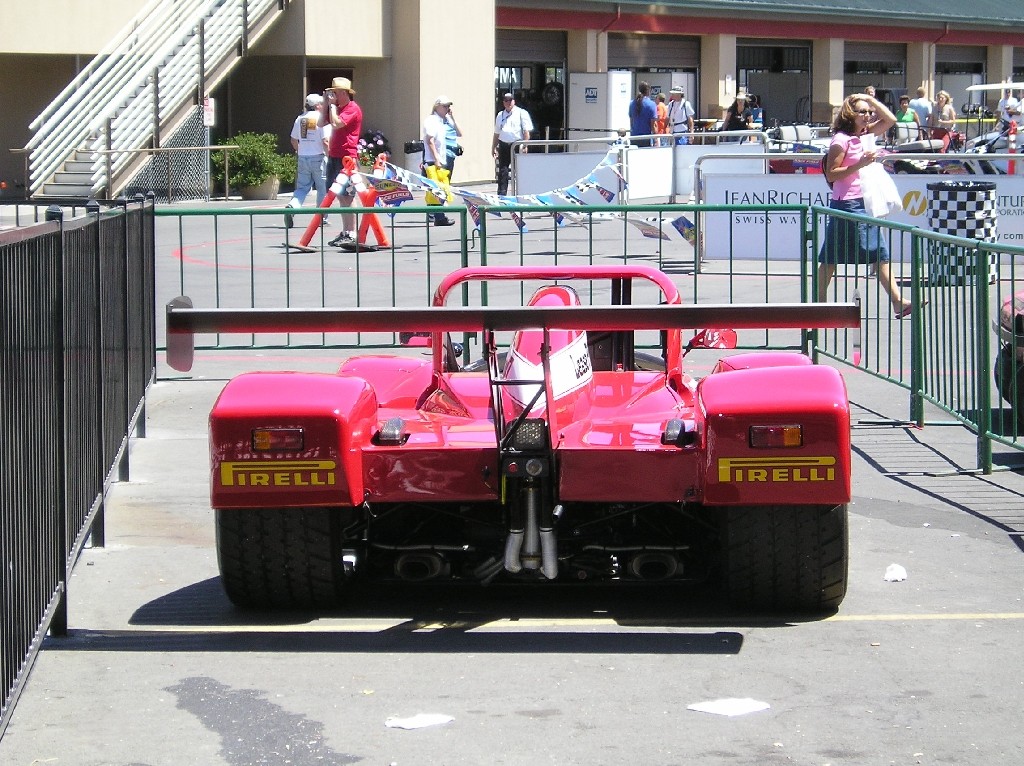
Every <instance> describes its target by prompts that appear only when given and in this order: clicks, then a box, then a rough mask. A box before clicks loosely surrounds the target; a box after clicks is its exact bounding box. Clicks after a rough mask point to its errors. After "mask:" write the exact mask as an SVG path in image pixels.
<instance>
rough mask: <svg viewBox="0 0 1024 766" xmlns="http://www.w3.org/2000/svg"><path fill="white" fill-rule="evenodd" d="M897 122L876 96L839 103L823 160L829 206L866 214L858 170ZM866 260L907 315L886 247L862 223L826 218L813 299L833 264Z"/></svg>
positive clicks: (821, 292) (823, 294) (821, 293)
mask: <svg viewBox="0 0 1024 766" xmlns="http://www.w3.org/2000/svg"><path fill="white" fill-rule="evenodd" d="M895 124H896V116H895V115H894V114H893V113H892V112H891V111H889V109H887V108H886V106H885V105H884V104H882V103H881V102H880V101H879V100H878V99H876V98H875V97H873V96H869V95H867V94H864V93H854V94H853V95H852V96H849V97H847V99H846V100H845V101H843V105H842V106H841V107H840V108H839V111H838V113H837V114H836V117H835V119H834V120H833V121H832V143H831V145H830V146H829V148H828V155H827V156H826V158H825V163H824V170H825V180H826V181H828V183H829V185H830V186H831V187H832V202H831V203H830V204H829V207H831V208H832V209H833V210H841V211H843V212H847V213H857V214H859V215H867V211H866V210H865V208H864V192H863V191H862V189H861V182H860V170H861V168H864V167H867V166H868V165H870V164H871V163H872V162H874V161H875V160H876V159H877V158H878V156H879V153H878V150H877V148H876V147H875V139H876V138H879V137H882V136H885V133H886V131H887V130H889V128H891V127H892V126H893V125H895ZM840 263H843V264H861V263H863V264H871V265H873V266H874V267H875V275H876V276H877V277H878V282H879V284H880V285H881V287H882V289H883V290H885V292H886V294H887V295H888V296H889V300H890V301H891V302H892V308H893V311H894V312H895V314H896V316H897V317H898V318H902V317H905V316H907V315H908V314H909V313H910V309H911V304H910V301H905V300H903V296H902V295H901V294H900V289H899V287H898V286H897V285H896V282H895V280H894V279H893V277H892V272H891V271H890V269H889V249H888V247H887V246H886V244H885V240H884V239H883V238H882V236H881V234H880V232H879V227H878V226H873V225H870V224H868V223H865V222H861V221H852V220H849V219H845V218H839V217H830V218H829V220H828V225H827V226H826V228H825V243H824V245H823V246H822V248H821V252H820V253H819V254H818V300H819V301H824V300H825V299H826V298H827V296H828V286H829V284H830V283H831V282H832V277H834V276H835V273H836V266H837V265H838V264H840Z"/></svg>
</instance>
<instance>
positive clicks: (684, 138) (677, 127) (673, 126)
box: [668, 85, 697, 144]
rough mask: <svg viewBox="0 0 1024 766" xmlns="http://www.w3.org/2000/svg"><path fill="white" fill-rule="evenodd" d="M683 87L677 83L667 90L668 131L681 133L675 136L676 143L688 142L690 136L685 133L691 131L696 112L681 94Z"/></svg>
mask: <svg viewBox="0 0 1024 766" xmlns="http://www.w3.org/2000/svg"><path fill="white" fill-rule="evenodd" d="M684 95H685V94H684V93H683V89H682V88H680V87H679V86H678V85H677V86H676V87H674V88H672V90H670V91H669V92H668V97H669V104H668V127H669V132H670V133H681V134H683V135H679V136H676V143H677V144H688V143H690V137H689V136H688V135H685V134H687V133H693V118H694V116H695V115H696V114H697V113H696V112H695V111H694V109H693V106H692V105H691V104H690V102H689V101H687V100H686V99H685V98H684V97H683V96H684Z"/></svg>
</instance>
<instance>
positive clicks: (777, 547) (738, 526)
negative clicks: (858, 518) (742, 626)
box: [722, 505, 849, 612]
mask: <svg viewBox="0 0 1024 766" xmlns="http://www.w3.org/2000/svg"><path fill="white" fill-rule="evenodd" d="M722 527H723V529H722V559H723V578H724V583H725V588H726V591H727V593H728V597H729V600H730V601H731V602H732V603H733V604H736V605H738V606H745V607H752V608H755V609H771V610H775V611H779V610H797V611H816V612H822V611H831V610H834V609H836V608H837V607H838V606H839V604H840V603H842V601H843V598H844V597H845V596H846V583H847V571H848V563H849V552H848V538H847V511H846V506H845V505H836V506H828V505H793V506H785V505H776V506H750V507H739V508H728V509H726V510H725V513H724V516H723V520H722Z"/></svg>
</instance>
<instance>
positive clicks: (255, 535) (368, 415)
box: [167, 266, 858, 610]
mask: <svg viewBox="0 0 1024 766" xmlns="http://www.w3.org/2000/svg"><path fill="white" fill-rule="evenodd" d="M500 280H504V281H508V280H513V281H516V282H519V283H523V284H524V285H525V284H526V283H529V282H538V283H540V286H539V288H538V289H537V290H536V292H535V293H534V294H533V296H532V298H531V299H530V300H529V302H528V305H526V306H522V305H518V306H514V307H509V306H501V307H493V306H486V307H481V306H475V307H474V306H447V305H446V304H447V300H448V297H449V296H450V295H452V294H453V291H455V290H456V288H463V287H464V286H466V285H468V284H469V283H472V282H484V281H486V282H493V281H500ZM580 280H583V281H589V283H590V284H591V285H594V284H602V285H603V288H602V289H603V292H602V291H601V290H598V291H597V292H596V293H593V290H592V294H599V295H608V296H609V298H610V302H611V305H582V301H581V299H580V295H579V293H578V292H577V291H576V290H575V289H574V287H573V286H570V285H571V284H574V283H577V282H578V281H580ZM641 285H642V286H644V289H646V290H648V291H650V292H656V293H657V294H658V300H656V301H653V302H651V305H629V304H630V302H631V300H632V295H633V294H634V292H635V290H634V287H635V286H641ZM652 285H653V288H652V287H651V286H652ZM857 323H858V312H857V308H856V306H854V305H851V304H838V305H837V304H828V305H824V304H808V305H800V304H781V305H780V304H774V305H765V306H760V305H716V306H689V305H688V306H684V305H682V302H681V298H680V294H679V292H678V290H677V288H676V286H675V285H674V284H673V282H672V281H671V280H670V279H669V278H668V277H667V276H666V275H665V274H663V273H662V272H660V271H658V270H656V269H653V268H650V267H644V266H612V267H601V266H579V267H564V266H545V267H533V268H531V267H508V268H496V267H475V268H463V269H460V270H458V271H456V272H454V273H452V274H450V275H449V276H448V277H447V278H445V279H444V280H443V281H442V282H441V284H440V285H439V287H438V288H437V290H436V292H435V295H434V299H433V306H432V307H429V308H420V309H406V308H397V309H386V310H380V309H363V308H357V309H348V310H333V309H279V310H265V309H241V310H230V309H206V310H204V309H195V308H192V307H191V303H190V301H189V300H188V299H187V298H185V297H182V298H178V299H176V300H174V301H172V302H171V303H170V304H169V305H168V308H167V331H168V361H169V362H170V363H171V365H172V366H173V367H175V368H176V369H189V368H190V367H191V364H192V354H193V348H194V345H193V337H194V334H195V333H209V332H220V333H223V332H246V333H253V332H302V331H313V330H315V331H318V332H333V331H342V330H350V331H366V330H370V329H374V330H382V331H388V332H403V333H405V335H404V337H408V336H409V334H418V335H424V334H427V335H429V345H430V354H429V358H427V357H425V356H424V355H422V354H421V355H420V356H418V357H417V356H410V355H407V354H406V355H400V354H396V355H380V354H374V355H360V356H355V357H353V358H349V359H347V360H345V361H344V362H343V363H342V364H341V366H340V368H339V369H338V370H337V372H336V373H333V374H329V373H300V372H253V373H246V374H242V375H239V376H237V377H235V378H234V379H232V380H231V381H230V382H229V383H227V385H226V386H225V387H224V389H223V391H222V392H221V394H220V396H219V398H218V399H217V401H216V403H215V405H214V407H213V410H212V412H211V413H210V457H211V474H210V481H211V492H210V496H211V504H212V507H213V509H214V510H215V513H216V527H217V554H218V562H219V567H220V573H221V579H222V581H223V585H224V588H225V590H226V592H227V594H228V596H229V598H230V599H231V600H232V601H233V602H234V603H235V604H237V605H240V606H245V607H294V606H323V605H334V604H336V603H338V602H339V598H340V597H341V595H342V594H343V592H344V590H345V589H346V587H349V586H350V585H351V584H352V583H355V582H358V581H359V580H381V579H397V580H405V581H429V580H435V579H438V580H439V579H448V578H458V579H461V580H471V581H477V582H479V583H482V584H488V583H491V582H493V581H496V580H499V579H500V580H512V581H515V580H524V581H531V582H552V581H576V582H580V581H608V580H612V581H671V580H680V579H693V580H707V579H713V580H716V581H717V582H720V583H721V584H722V586H723V588H724V591H725V593H726V595H727V597H728V598H729V599H730V600H731V601H732V602H733V603H736V604H741V605H746V606H751V607H755V608H765V609H775V610H787V609H799V610H829V609H834V608H835V607H837V606H838V605H839V603H840V602H841V601H842V599H843V597H844V595H845V593H846V581H847V509H846V504H847V503H848V501H849V499H850V421H849V418H850V415H849V402H848V399H847V394H846V389H845V385H844V383H843V380H842V378H841V376H840V375H839V373H838V372H837V371H836V370H835V369H832V368H830V367H826V366H820V365H814V364H812V363H811V360H810V359H809V358H808V357H807V356H805V355H803V354H800V353H796V352H789V351H762V352H753V353H735V354H733V355H730V356H726V357H724V358H722V359H721V360H720V361H718V363H717V364H716V365H715V366H714V367H713V369H712V370H711V372H710V374H708V375H706V376H705V377H704V378H703V379H701V380H695V379H694V378H692V377H691V376H690V375H688V374H687V373H686V372H685V371H684V369H683V357H684V356H685V354H686V353H687V351H688V350H689V349H690V348H693V347H704V348H734V347H735V339H736V333H735V331H734V329H731V330H710V329H705V330H701V331H699V332H696V333H695V334H694V335H693V337H692V338H691V340H690V341H689V342H688V343H687V344H686V346H685V347H684V344H683V331H682V329H681V328H684V327H688V328H695V327H703V328H713V327H724V326H730V327H732V328H741V329H742V328H783V327H790V328H810V327H856V326H857ZM651 330H658V331H660V332H659V333H657V336H658V338H659V342H660V346H661V348H660V354H658V353H654V354H652V353H645V352H644V351H643V350H642V349H641V348H638V345H639V344H638V343H637V341H636V336H637V335H638V333H639V332H640V331H651ZM414 331H419V332H418V333H414ZM454 331H464V332H468V331H472V332H482V336H483V344H482V346H483V350H484V351H485V357H484V358H483V359H482V360H478V361H477V362H475V363H467V364H463V363H462V360H461V359H460V357H459V355H458V354H457V353H456V349H455V345H454V343H453V341H452V338H451V335H450V333H452V332H454ZM648 334H649V335H650V333H648ZM499 337H501V338H502V342H499ZM651 345H657V343H655V344H651Z"/></svg>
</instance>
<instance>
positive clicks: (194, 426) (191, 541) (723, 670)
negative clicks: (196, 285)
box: [0, 227, 1024, 766]
mask: <svg viewBox="0 0 1024 766" xmlns="http://www.w3.org/2000/svg"><path fill="white" fill-rule="evenodd" d="M453 228H454V227H453ZM714 273H715V269H714V264H711V268H710V269H709V274H710V275H711V276H710V277H709V279H708V284H709V285H713V284H714V277H713V275H714ZM721 289H722V290H723V291H725V290H727V289H728V288H727V287H726V286H725V285H724V283H723V286H722V287H721ZM342 355H343V354H339V353H338V352H331V353H324V352H319V351H313V350H300V351H272V350H268V351H261V352H249V353H242V352H228V351H223V352H209V353H206V354H204V355H203V356H202V358H201V360H200V362H199V363H198V364H197V365H196V368H195V369H194V370H193V372H192V373H190V374H181V373H177V372H174V371H172V370H170V369H169V368H168V367H167V366H166V365H165V364H164V362H163V360H162V358H161V360H160V364H159V376H158V380H157V382H155V383H154V384H153V385H152V387H151V389H150V391H149V395H148V407H147V431H146V433H147V435H146V437H145V438H144V439H133V440H132V444H131V458H130V479H129V480H128V481H127V482H123V483H119V484H115V485H114V486H113V487H112V488H111V490H110V493H109V496H108V501H107V511H106V512H107V517H106V536H107V545H106V547H104V548H87V549H86V550H85V551H84V552H83V553H82V556H81V559H80V561H79V562H78V564H77V566H76V567H75V569H74V572H73V575H72V577H71V580H70V584H69V628H70V631H69V635H68V636H67V637H66V638H48V639H47V640H46V641H45V644H44V647H43V650H42V652H41V653H40V655H39V657H38V659H37V661H36V663H35V666H34V668H33V670H32V673H31V676H30V678H29V679H28V684H27V687H26V689H25V691H24V693H23V694H22V697H21V699H20V701H19V703H18V705H17V708H16V709H15V712H14V715H13V718H12V721H11V724H10V726H9V728H8V730H7V732H6V734H5V736H4V737H3V739H2V740H0V763H3V764H5V765H8V764H9V765H10V766H29V765H30V764H74V765H75V766H98V765H100V764H104V765H106V764H110V765H114V764H117V765H118V766H120V765H128V764H132V765H135V764H147V765H150V766H164V765H168V766H170V765H178V764H184V763H189V764H208V765H209V766H241V765H243V764H300V765H306V764H392V763H394V764H401V766H409V765H411V764H539V763H550V764H622V763H639V764H691V763H692V764H697V763H699V764H817V765H818V766H821V765H823V764H833V765H836V764H919V763H920V764H950V763H955V764H985V765H986V766H990V765H993V764H1007V765H1010V764H1020V763H1021V762H1024V736H1022V735H1024V731H1022V728H1024V725H1022V723H1021V720H1020V714H1019V711H1020V710H1021V709H1022V708H1024V678H1021V676H1020V664H1019V659H1014V658H1015V657H1019V650H1018V646H1019V645H1020V643H1021V640H1022V638H1024V603H1022V598H1024V567H1022V565H1021V564H1022V555H1024V542H1022V541H1024V477H1022V474H1021V471H1020V470H1014V467H1019V466H1024V455H1021V454H1020V453H1018V452H1016V451H1014V450H1011V449H1009V448H1002V447H997V448H996V463H997V465H998V466H999V469H1000V470H997V471H996V472H995V473H993V474H991V475H980V474H978V473H976V472H975V471H973V469H974V467H975V465H976V449H977V447H976V441H975V439H974V436H973V434H971V433H970V432H969V431H968V430H967V429H965V428H963V427H962V426H959V425H956V424H953V423H952V422H951V421H950V420H949V419H948V418H944V417H943V416H942V415H941V413H937V412H934V411H929V413H928V414H929V421H930V422H931V423H932V424H931V425H928V426H926V427H925V428H923V429H917V428H914V427H911V426H907V425H905V424H904V422H903V421H904V419H905V418H906V417H907V413H908V401H907V393H906V392H905V391H902V390H901V389H898V388H896V387H895V386H893V385H891V384H889V383H886V382H884V381H880V380H878V379H875V378H873V377H871V376H868V375H866V374H864V373H863V372H861V371H858V370H856V369H850V368H843V373H844V377H845V379H846V382H847V386H848V389H849V393H850V400H851V402H852V404H853V411H854V419H855V420H854V428H853V448H854V499H853V502H852V503H851V505H850V539H851V543H850V545H851V553H850V585H849V593H848V595H847V598H846V600H845V601H844V603H843V605H842V607H841V608H840V610H839V612H838V613H837V614H836V615H834V616H831V617H828V618H824V619H804V618H793V617H791V616H772V615H764V614H755V613H745V612H737V611H735V610H731V609H728V608H726V607H724V606H723V605H722V604H721V603H720V601H719V600H718V599H717V596H716V594H715V593H714V591H713V590H711V589H710V588H708V587H707V586H702V585H686V586H678V587H645V588H628V589H627V588H603V587H594V588H586V589H581V588H577V587H566V586H561V585H558V586H555V587H526V588H523V587H494V588H490V589H482V588H461V587H441V588H424V587H417V588H412V587H387V588H384V587H380V588H368V589H367V590H366V591H363V592H359V593H357V594H354V595H353V597H352V601H351V602H350V603H349V604H347V605H346V607H345V608H344V609H339V610H338V611H336V612H332V613H328V614H324V613H276V614H261V613H247V612H240V611H238V610H235V609H234V608H233V607H232V606H231V605H230V603H229V602H228V601H227V599H226V598H225V596H224V595H223V593H222V591H221V590H220V586H219V582H218V578H217V562H216V553H215V550H214V531H213V517H212V513H211V511H210V510H209V505H208V502H209V500H208V487H209V463H208V457H207V446H206V418H207V414H208V413H209V410H210V408H211V406H212V403H213V401H214V399H215V397H216V396H217V394H218V392H219V390H220V389H221V387H222V386H223V385H224V383H225V382H226V380H228V379H229V378H230V377H231V376H232V375H234V374H237V373H238V372H240V371H243V370H246V369H268V368H277V369H317V370H321V369H322V370H331V369H334V368H335V367H336V365H337V360H338V358H339V357H340V356H342ZM893 564H896V565H899V566H900V567H902V568H903V569H904V570H905V571H906V579H905V580H903V581H900V582H889V581H887V580H886V579H885V577H884V575H885V573H886V571H887V570H888V569H889V567H890V565H893ZM718 700H753V701H754V702H755V703H762V705H755V707H760V706H763V705H767V707H766V708H765V709H760V710H756V711H754V712H745V713H744V712H740V713H738V714H736V715H719V714H715V713H709V712H700V711H696V710H691V709H688V706H690V705H693V704H697V703H704V702H713V701H718ZM734 704H739V703H734ZM420 715H423V716H428V717H425V718H417V716H420ZM429 716H438V717H429ZM396 724H397V725H396ZM403 725H404V726H407V727H410V728H401V726H403Z"/></svg>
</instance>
